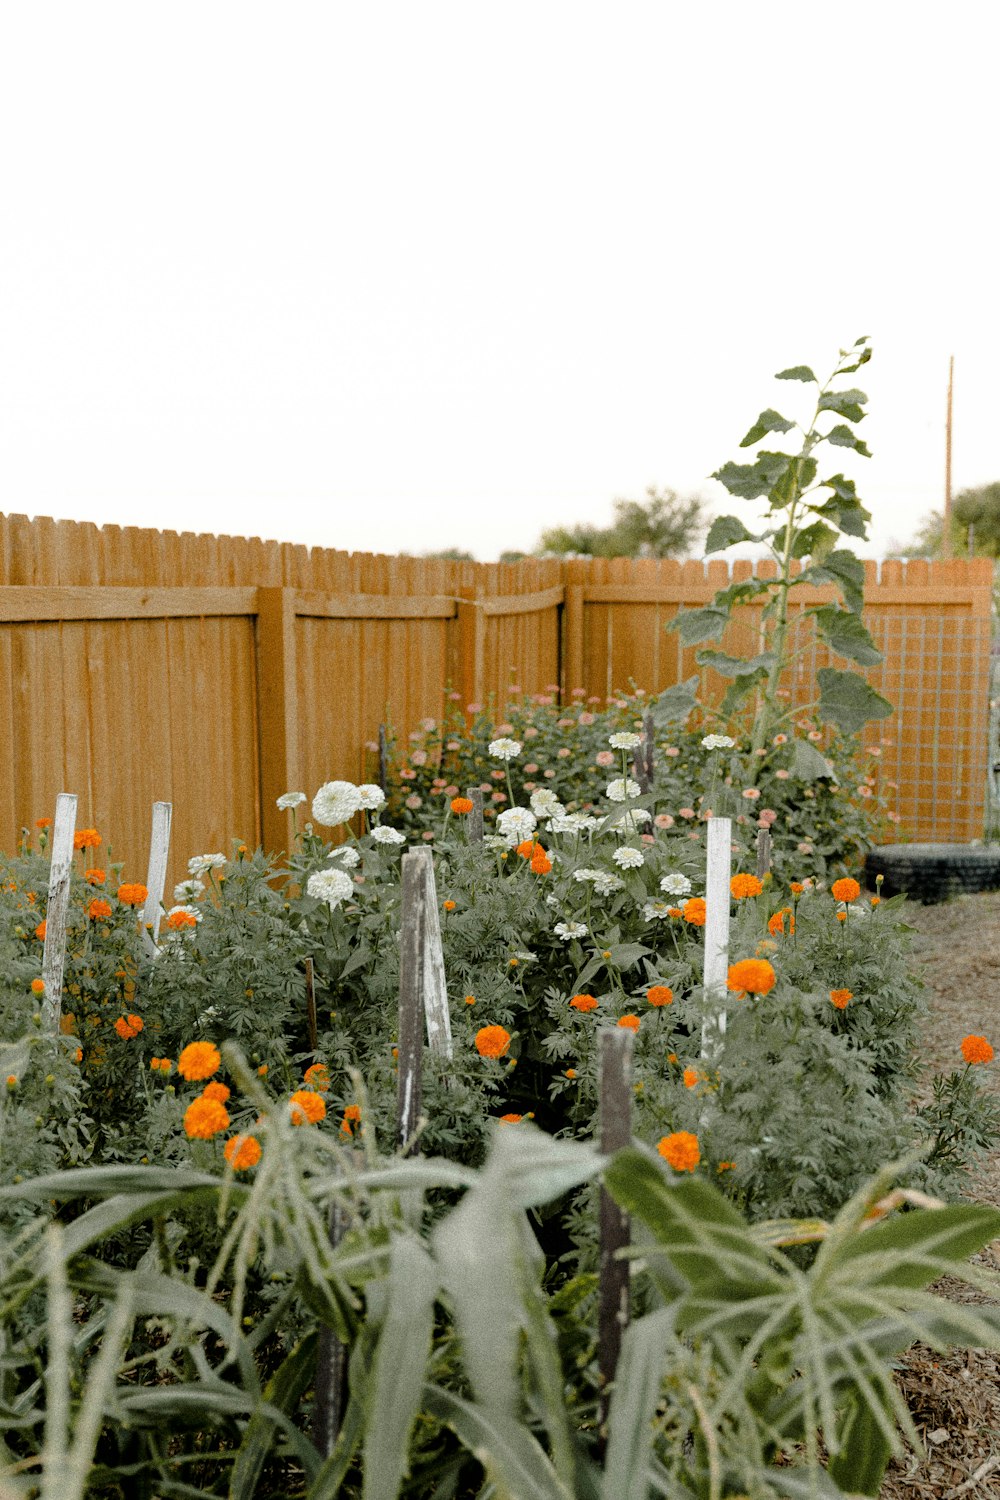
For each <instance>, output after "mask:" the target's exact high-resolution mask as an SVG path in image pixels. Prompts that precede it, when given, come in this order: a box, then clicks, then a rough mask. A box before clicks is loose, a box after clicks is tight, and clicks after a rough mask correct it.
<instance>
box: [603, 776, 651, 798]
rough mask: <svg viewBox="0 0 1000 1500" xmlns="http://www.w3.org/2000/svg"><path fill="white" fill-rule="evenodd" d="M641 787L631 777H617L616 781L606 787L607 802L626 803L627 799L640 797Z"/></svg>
mask: <svg viewBox="0 0 1000 1500" xmlns="http://www.w3.org/2000/svg"><path fill="white" fill-rule="evenodd" d="M641 796H642V787H641V786H640V785H639V783H638V782H637V781H633V780H632V778H631V776H625V777H622V776H619V778H618V780H617V781H612V782H610V783H609V785H608V790H607V797H608V801H609V802H627V801H628V799H629V797H641Z"/></svg>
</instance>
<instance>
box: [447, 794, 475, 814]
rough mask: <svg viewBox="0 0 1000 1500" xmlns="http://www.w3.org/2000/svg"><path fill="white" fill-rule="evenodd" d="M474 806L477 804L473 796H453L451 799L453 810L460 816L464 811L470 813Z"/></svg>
mask: <svg viewBox="0 0 1000 1500" xmlns="http://www.w3.org/2000/svg"><path fill="white" fill-rule="evenodd" d="M474 806H475V804H474V803H473V801H472V798H471V797H452V799H451V810H452V812H453V813H457V814H458V815H459V817H461V815H462V814H463V813H470V812H471V811H472V809H473V807H474Z"/></svg>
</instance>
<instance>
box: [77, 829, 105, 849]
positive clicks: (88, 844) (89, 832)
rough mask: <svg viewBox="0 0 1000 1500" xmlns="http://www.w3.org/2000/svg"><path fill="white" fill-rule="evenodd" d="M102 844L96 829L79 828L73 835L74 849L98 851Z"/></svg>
mask: <svg viewBox="0 0 1000 1500" xmlns="http://www.w3.org/2000/svg"><path fill="white" fill-rule="evenodd" d="M103 842H104V841H103V839H102V838H101V835H100V834H99V833H98V831H97V829H96V828H79V829H77V831H76V833H74V835H73V848H74V849H98V848H100V846H101V844H102V843H103Z"/></svg>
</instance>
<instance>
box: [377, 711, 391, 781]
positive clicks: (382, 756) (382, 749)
mask: <svg viewBox="0 0 1000 1500" xmlns="http://www.w3.org/2000/svg"><path fill="white" fill-rule="evenodd" d="M388 779H389V742H388V740H387V739H386V733H385V725H384V724H380V725H379V726H378V784H379V786H380V787H381V788H382V790H383V792H384V791H385V789H386V782H387V781H388Z"/></svg>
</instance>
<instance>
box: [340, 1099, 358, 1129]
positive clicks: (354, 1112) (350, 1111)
mask: <svg viewBox="0 0 1000 1500" xmlns="http://www.w3.org/2000/svg"><path fill="white" fill-rule="evenodd" d="M360 1124H361V1105H360V1104H349V1105H348V1106H347V1108H346V1109H345V1110H344V1113H343V1115H342V1116H341V1119H340V1133H341V1135H353V1134H354V1127H355V1125H360Z"/></svg>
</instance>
